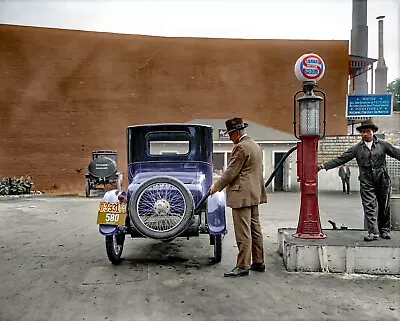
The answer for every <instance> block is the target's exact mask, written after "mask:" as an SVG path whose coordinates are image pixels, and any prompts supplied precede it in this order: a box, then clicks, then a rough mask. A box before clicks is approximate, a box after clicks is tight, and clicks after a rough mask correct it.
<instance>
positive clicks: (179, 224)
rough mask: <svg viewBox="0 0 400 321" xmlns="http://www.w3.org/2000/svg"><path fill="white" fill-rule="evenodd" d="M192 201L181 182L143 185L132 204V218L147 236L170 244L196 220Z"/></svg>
mask: <svg viewBox="0 0 400 321" xmlns="http://www.w3.org/2000/svg"><path fill="white" fill-rule="evenodd" d="M193 209H194V202H193V197H192V194H191V193H190V191H189V190H188V189H187V187H186V186H185V185H184V184H183V183H181V182H180V181H179V180H177V179H175V178H172V177H168V176H160V177H154V178H151V179H149V180H147V181H145V182H143V183H141V185H140V187H139V188H138V190H137V191H136V192H135V194H134V195H132V197H131V199H130V201H129V215H130V216H131V219H132V222H133V224H134V225H135V227H136V229H137V230H138V231H139V232H140V233H142V234H143V235H144V236H147V237H150V238H153V239H159V240H168V239H173V238H174V237H176V236H178V235H179V234H181V233H182V232H183V231H185V229H186V228H187V227H188V226H189V224H190V222H191V219H192V216H193Z"/></svg>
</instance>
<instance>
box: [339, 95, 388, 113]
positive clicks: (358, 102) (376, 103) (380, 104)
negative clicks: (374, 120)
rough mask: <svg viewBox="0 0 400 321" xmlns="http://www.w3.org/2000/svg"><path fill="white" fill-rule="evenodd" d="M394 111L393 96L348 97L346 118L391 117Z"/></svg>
mask: <svg viewBox="0 0 400 321" xmlns="http://www.w3.org/2000/svg"><path fill="white" fill-rule="evenodd" d="M392 110H393V95H392V94H375V95H348V96H347V100H346V117H372V116H374V117H376V116H390V115H391V114H392Z"/></svg>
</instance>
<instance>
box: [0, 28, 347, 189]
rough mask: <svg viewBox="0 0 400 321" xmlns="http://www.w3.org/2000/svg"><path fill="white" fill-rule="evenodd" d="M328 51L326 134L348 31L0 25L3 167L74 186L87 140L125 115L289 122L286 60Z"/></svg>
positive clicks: (330, 130) (45, 184)
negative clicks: (340, 35)
mask: <svg viewBox="0 0 400 321" xmlns="http://www.w3.org/2000/svg"><path fill="white" fill-rule="evenodd" d="M307 52H315V53H317V54H319V55H321V56H322V57H323V59H324V60H325V63H326V73H325V76H324V79H322V81H321V82H320V83H319V87H320V89H322V90H323V91H325V93H326V94H327V97H328V107H327V108H328V115H327V121H328V127H327V134H328V135H343V134H345V133H346V130H347V122H346V119H345V117H344V108H345V96H346V90H347V78H348V42H347V41H307V40H240V39H237V40H233V39H204V38H164V37H150V36H136V35H121V34H111V33H95V32H84V31H71V30H60V29H47V28H34V27H21V26H10V25H0V126H1V132H2V134H1V138H0V155H1V156H0V177H7V176H14V175H25V174H28V173H29V174H30V175H32V177H33V181H34V184H35V185H34V187H33V188H34V189H39V190H42V191H46V192H49V193H57V194H63V193H78V192H79V193H83V190H84V183H85V180H84V174H85V172H86V168H87V164H88V163H89V161H90V159H91V152H92V151H93V150H98V149H112V150H117V151H118V153H119V166H118V167H119V169H120V171H121V172H123V173H124V174H125V175H124V177H126V167H127V164H126V151H125V149H126V145H125V129H126V127H127V126H128V125H135V124H140V123H159V122H187V121H190V120H192V119H196V118H208V119H211V118H221V119H225V118H228V117H231V116H232V115H241V116H242V117H244V118H245V119H248V120H252V121H255V122H258V123H260V124H262V125H265V126H269V127H272V128H275V129H277V130H281V131H286V132H289V133H292V119H293V116H292V113H293V107H292V103H293V102H292V101H293V98H292V97H293V94H294V93H295V92H296V91H297V90H298V89H300V84H299V82H298V81H297V79H296V78H295V76H294V72H293V66H294V63H295V62H296V60H297V58H298V57H300V56H301V55H302V54H304V53H307Z"/></svg>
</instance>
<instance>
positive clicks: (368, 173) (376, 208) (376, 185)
mask: <svg viewBox="0 0 400 321" xmlns="http://www.w3.org/2000/svg"><path fill="white" fill-rule="evenodd" d="M357 130H358V131H359V132H360V133H361V138H362V140H361V142H359V143H357V144H355V145H353V146H352V147H351V148H350V149H349V150H347V151H346V152H344V153H343V154H342V155H340V156H339V157H337V158H334V159H332V160H330V161H327V162H326V163H324V164H320V165H318V170H321V169H323V168H324V169H325V170H329V169H332V168H335V167H338V166H340V165H342V164H345V163H347V162H349V161H350V160H352V159H353V158H355V159H356V160H357V164H358V168H359V171H360V176H359V178H358V179H359V181H360V194H361V201H362V205H363V208H364V215H365V219H366V222H367V227H368V235H367V236H365V237H364V241H374V240H378V239H379V236H381V237H382V238H384V239H390V206H389V201H390V177H389V174H388V171H387V167H386V155H389V156H390V157H393V158H395V159H397V160H400V149H398V148H395V147H393V146H392V145H391V144H390V143H388V142H386V141H384V140H381V139H378V138H377V137H376V136H375V135H374V133H375V132H376V131H377V130H378V126H376V125H375V124H374V123H373V122H372V121H371V120H369V119H368V120H365V121H363V122H362V123H361V126H359V127H357Z"/></svg>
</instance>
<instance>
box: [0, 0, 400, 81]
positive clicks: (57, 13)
mask: <svg viewBox="0 0 400 321" xmlns="http://www.w3.org/2000/svg"><path fill="white" fill-rule="evenodd" d="M381 15H384V16H385V20H384V57H385V61H386V65H387V67H388V82H390V81H392V80H394V79H395V78H399V77H400V0H368V30H369V37H368V38H369V39H368V42H369V43H368V44H369V48H368V56H369V57H371V58H378V21H377V20H376V17H377V16H381ZM0 23H2V24H16V25H26V26H41V27H53V28H63V29H77V30H88V31H102V32H114V33H127V34H141V35H152V36H168V37H206V38H244V39H313V40H314V39H317V40H350V32H351V28H352V26H351V23H352V0H245V1H242V0H220V1H213V0H208V1H207V0H180V1H169V0H158V1H153V0H147V1H139V0H123V1H118V0H113V1H110V0H108V1H107V0H51V1H49V0H47V1H45V0H41V1H39V0H0ZM322 58H323V57H322Z"/></svg>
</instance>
